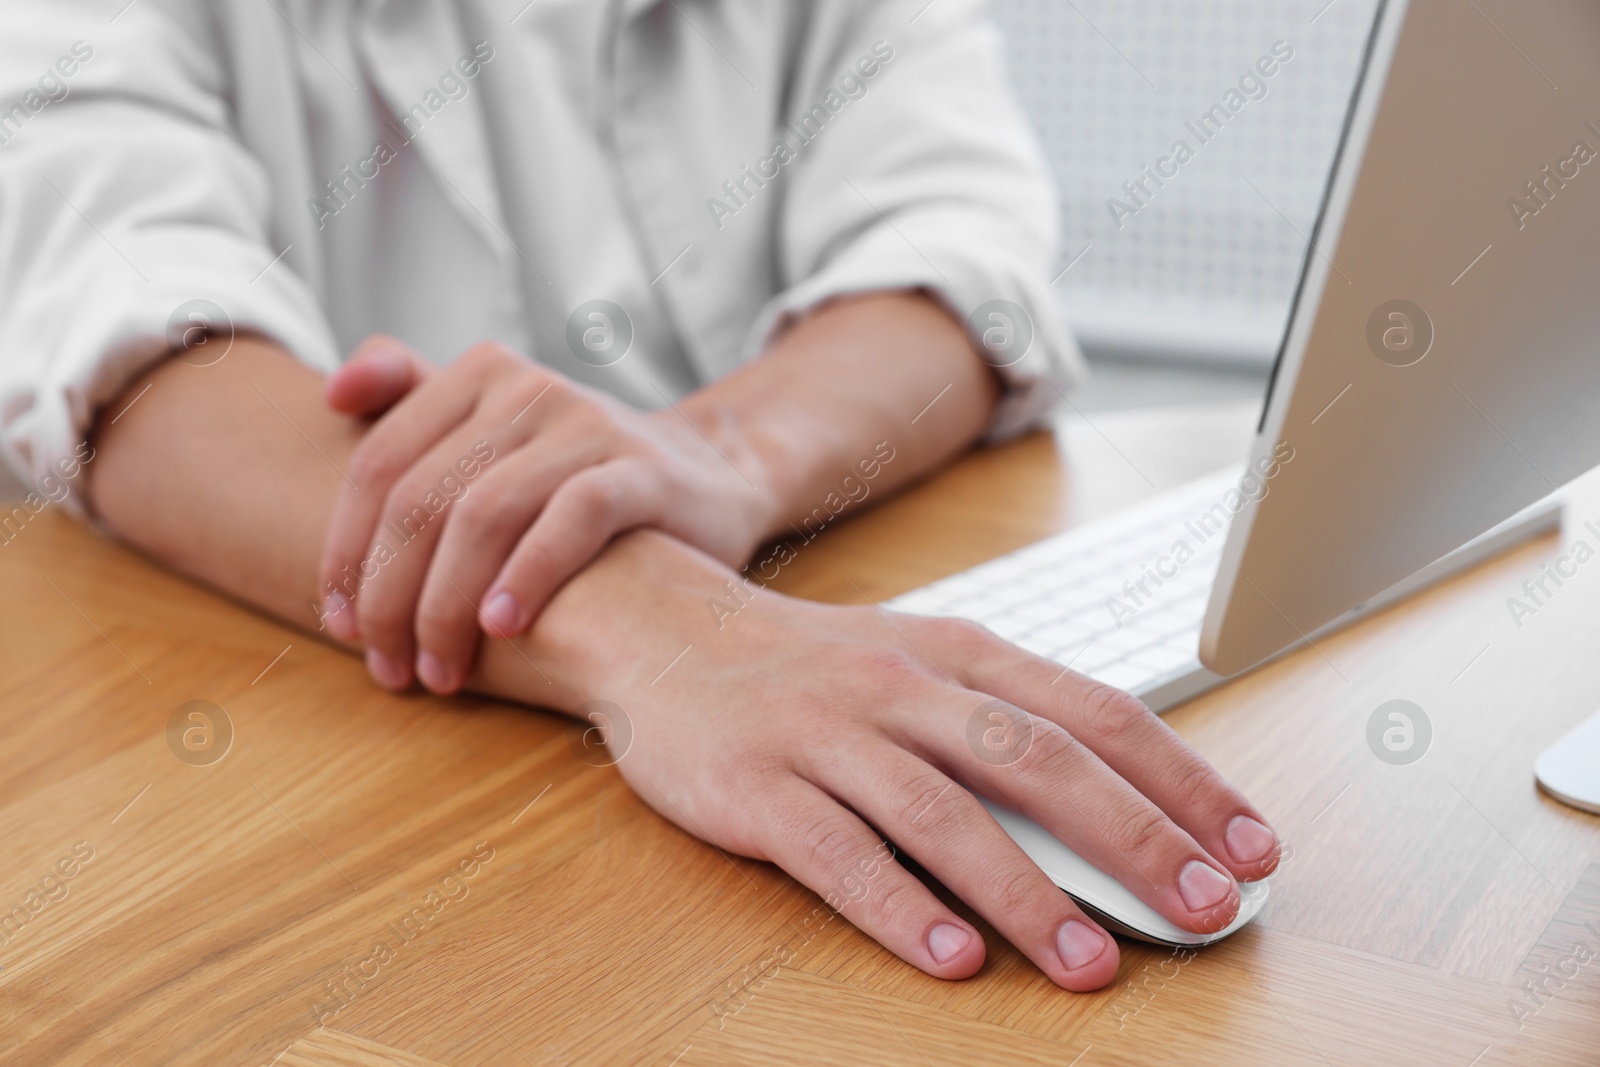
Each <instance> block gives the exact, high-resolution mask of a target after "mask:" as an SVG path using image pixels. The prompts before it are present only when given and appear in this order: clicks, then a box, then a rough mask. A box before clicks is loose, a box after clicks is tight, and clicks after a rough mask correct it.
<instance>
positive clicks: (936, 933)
mask: <svg viewBox="0 0 1600 1067" xmlns="http://www.w3.org/2000/svg"><path fill="white" fill-rule="evenodd" d="M971 941H972V934H971V932H970V931H967V930H964V929H962V928H961V927H959V926H956V925H955V924H954V923H940V924H939V925H938V926H935V927H934V928H933V929H932V930H929V931H928V953H929V955H931V956H932V957H933V962H935V963H949V962H950V961H951V960H953V959H955V958H956V957H957V956H958V955H960V954H961V950H962V949H964V948H966V947H967V945H968V944H969V943H970V942H971Z"/></svg>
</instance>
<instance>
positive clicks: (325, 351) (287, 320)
mask: <svg viewBox="0 0 1600 1067" xmlns="http://www.w3.org/2000/svg"><path fill="white" fill-rule="evenodd" d="M135 251H136V253H137V254H136V256H135V258H134V260H132V261H131V262H141V263H146V264H151V263H159V264H162V267H161V268H160V270H159V272H158V273H154V274H146V275H144V276H141V275H140V274H139V273H138V272H137V271H136V270H135V269H134V268H133V267H132V266H131V262H129V261H122V260H120V258H119V260H118V261H117V262H116V263H110V262H108V261H107V259H106V258H104V257H97V258H96V260H95V262H94V264H93V266H92V267H87V268H86V269H85V270H84V271H83V272H81V273H76V272H75V274H74V275H73V276H70V277H63V278H59V279H58V280H57V281H56V282H55V284H52V285H40V286H37V287H35V288H34V292H35V293H36V294H37V295H35V296H33V297H32V298H31V299H28V300H27V301H26V302H24V303H20V304H18V305H16V306H15V307H14V308H13V311H14V315H13V316H12V321H11V322H10V323H9V324H8V326H7V327H6V328H3V329H0V350H4V351H8V352H9V353H10V354H11V358H8V359H6V360H3V361H0V368H3V370H0V373H3V377H0V458H3V459H4V460H5V462H6V464H7V465H8V466H9V467H11V469H12V470H13V471H15V472H16V474H17V475H18V476H19V477H20V478H21V479H22V480H23V481H24V482H26V483H28V484H30V485H31V486H34V487H38V489H39V491H40V493H41V494H42V495H43V496H45V497H47V498H48V499H51V500H55V501H56V502H57V503H60V504H62V505H63V506H65V507H67V508H68V509H69V510H71V511H73V512H75V513H77V514H79V515H84V514H86V511H85V508H84V505H83V501H82V500H81V499H80V498H81V494H78V493H74V492H71V491H70V485H69V488H68V490H67V492H66V495H65V496H62V497H59V498H58V494H59V492H60V490H59V489H55V487H56V486H57V485H59V484H61V483H62V482H63V478H62V476H63V473H64V472H65V471H67V470H69V469H71V470H74V471H75V470H76V465H77V464H81V462H82V460H83V454H82V453H80V452H79V451H78V449H79V446H80V445H81V444H82V443H83V442H84V440H85V438H86V437H87V435H88V433H89V430H90V427H91V426H92V425H93V423H94V419H95V416H96V413H97V412H98V411H99V409H100V408H101V407H103V406H104V405H106V404H108V403H110V402H111V401H112V400H114V399H115V398H116V397H117V396H118V394H120V393H121V392H122V391H123V390H124V389H126V388H127V386H128V384H129V383H130V382H132V381H133V380H134V379H136V378H137V377H139V376H140V375H141V374H143V373H144V372H145V371H147V370H148V369H150V368H151V367H152V366H154V365H155V364H157V363H160V362H161V361H162V360H164V359H166V358H167V357H168V355H169V354H170V353H171V352H172V350H173V345H172V340H171V339H172V338H181V337H182V336H183V333H184V330H185V329H186V328H187V327H188V324H194V325H199V324H200V323H205V324H206V325H208V326H210V327H212V328H213V331H214V332H213V333H212V334H211V336H210V337H209V338H208V339H207V341H206V343H205V345H204V346H201V347H197V348H194V349H192V350H191V351H190V352H189V353H186V354H185V356H184V358H186V359H188V360H189V361H190V362H191V363H195V364H204V363H211V362H218V361H220V360H222V359H226V358H227V350H228V347H229V346H230V345H231V343H232V339H233V337H234V336H235V335H236V334H237V333H239V332H255V333H260V334H263V335H265V336H267V337H270V338H272V339H273V340H274V341H276V342H277V343H279V344H281V345H282V346H283V347H284V348H286V349H287V350H288V351H289V352H290V353H292V354H293V355H294V356H295V357H296V358H298V359H299V360H300V361H301V362H303V363H305V364H307V365H309V366H311V367H314V368H316V369H318V370H321V371H324V372H329V371H332V370H334V369H336V368H337V367H338V365H339V355H338V346H337V344H336V343H335V341H334V339H333V335H332V332H331V330H330V329H329V328H328V325H327V322H326V320H325V318H324V317H323V315H322V312H321V310H320V309H319V307H318V305H317V301H316V299H315V297H314V296H313V295H312V293H311V291H310V290H309V289H308V288H307V287H306V286H305V285H304V284H303V283H302V282H301V280H300V279H299V277H298V276H296V275H295V274H294V273H293V272H292V271H291V270H290V269H289V268H288V266H286V265H285V264H284V263H281V262H279V263H274V264H272V265H271V266H268V267H267V268H266V269H265V270H264V271H263V269H262V267H263V264H265V263H266V262H267V260H268V257H269V256H270V253H266V252H264V251H263V249H262V246H260V245H259V244H257V243H255V242H253V241H251V240H248V239H247V238H245V237H243V236H236V235H233V234H230V233H218V232H217V231H215V230H204V231H202V230H198V229H197V230H193V231H177V232H171V231H169V232H164V233H160V234H158V235H153V236H150V237H146V238H145V239H144V240H142V241H139V242H138V243H137V247H136V249H135ZM147 270H148V268H147ZM196 315H198V316H199V318H194V317H193V316H196ZM24 339H26V340H24ZM211 346H216V347H215V348H213V347H211ZM136 402H137V398H135V400H134V401H132V402H130V405H129V406H131V404H132V403H136ZM46 489H55V491H54V492H46Z"/></svg>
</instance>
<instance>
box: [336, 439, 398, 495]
mask: <svg viewBox="0 0 1600 1067" xmlns="http://www.w3.org/2000/svg"><path fill="white" fill-rule="evenodd" d="M346 469H347V470H348V472H349V475H350V480H351V481H352V482H354V483H355V484H356V486H357V487H358V488H360V489H362V490H366V489H368V488H370V487H373V486H386V485H388V484H389V483H390V482H392V481H394V480H395V479H396V478H398V477H399V476H400V475H401V474H402V473H404V470H405V468H404V467H403V466H402V464H401V460H400V457H399V456H398V455H396V454H395V452H394V451H393V450H392V449H390V448H388V447H387V446H386V445H385V444H384V443H383V442H382V441H376V440H372V439H371V438H369V439H368V440H366V441H364V442H362V443H361V444H360V445H358V446H357V447H356V450H355V451H354V452H352V453H351V454H350V462H349V464H348V465H347V467H346Z"/></svg>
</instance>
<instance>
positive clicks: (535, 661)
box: [470, 528, 739, 713]
mask: <svg viewBox="0 0 1600 1067" xmlns="http://www.w3.org/2000/svg"><path fill="white" fill-rule="evenodd" d="M738 581H739V577H738V575H737V574H735V573H734V572H733V571H732V570H731V569H729V568H728V567H726V566H724V565H723V564H721V563H719V562H717V561H716V560H715V559H712V558H711V557H710V556H708V555H706V554H705V553H703V552H701V551H699V550H698V549H695V548H692V547H690V546H689V545H686V544H684V543H683V542H681V541H679V540H677V539H676V538H674V537H671V536H669V535H667V534H664V533H662V532H660V531H659V530H654V529H650V528H641V529H638V530H634V531H632V532H630V533H627V534H624V535H623V536H621V537H619V538H617V539H616V540H615V541H613V542H612V544H611V546H610V547H609V548H607V549H606V551H605V552H604V553H603V554H602V555H601V556H600V557H599V558H598V559H596V560H595V561H594V562H593V563H592V564H590V565H589V567H588V568H586V569H585V570H583V571H582V572H580V573H579V574H577V575H576V576H575V577H573V578H572V580H570V581H569V582H567V584H566V585H565V586H563V587H562V588H561V590H560V591H559V592H558V593H556V595H555V596H554V597H553V598H552V599H551V601H550V602H549V604H548V605H547V606H546V607H545V609H544V611H543V612H542V613H541V614H540V615H539V617H538V619H536V620H535V622H534V624H533V628H532V629H531V630H530V631H529V632H528V633H527V634H525V635H523V636H521V637H517V638H514V639H511V640H492V641H488V642H486V643H485V645H484V648H483V655H481V656H480V657H479V661H478V668H477V672H476V677H475V678H474V679H473V681H472V682H471V683H470V684H471V685H472V687H473V688H475V689H477V690H479V691H480V692H489V693H492V694H494V695H496V696H502V697H507V698H510V699H514V700H519V701H522V702H525V703H531V704H537V705H540V706H543V707H548V708H553V709H555V710H557V711H563V712H568V713H571V712H573V711H575V710H576V709H577V708H578V706H579V705H581V704H582V703H584V702H585V701H587V700H593V699H596V698H606V697H608V696H611V697H615V696H617V695H621V694H625V693H634V692H639V691H640V690H642V689H644V688H647V687H648V686H649V685H650V683H651V682H652V681H654V680H655V679H656V678H657V677H658V676H659V675H660V674H661V672H662V671H663V670H664V669H666V668H668V667H669V665H671V664H673V661H674V657H675V656H678V655H679V654H680V653H681V652H682V651H683V650H684V649H685V648H686V647H688V646H690V645H693V644H695V643H697V642H699V643H702V644H703V643H705V642H706V640H707V639H708V637H709V634H710V632H711V631H714V630H715V629H716V622H717V619H716V615H715V613H714V612H713V611H712V609H711V608H710V607H708V603H709V602H710V601H711V600H713V599H717V600H721V601H727V600H728V599H729V596H730V592H729V589H728V586H729V584H730V583H738Z"/></svg>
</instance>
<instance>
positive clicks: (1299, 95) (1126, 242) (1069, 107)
mask: <svg viewBox="0 0 1600 1067" xmlns="http://www.w3.org/2000/svg"><path fill="white" fill-rule="evenodd" d="M1376 6H1377V0H1334V2H1333V3H1332V4H1331V5H1329V4H1328V3H1327V0H1293V2H1286V0H995V3H994V15H995V19H996V21H997V22H998V23H999V24H1000V26H1001V28H1002V30H1003V31H1004V32H1005V36H1006V42H1007V52H1008V57H1009V61H1010V66H1011V75H1012V81H1013V84H1014V85H1015V86H1016V89H1017V92H1018V95H1019V96H1020V97H1021V99H1022V102H1023V106H1024V107H1025V108H1026V109H1027V111H1028V112H1029V115H1030V117H1031V118H1032V119H1033V122H1034V125H1035V128H1036V130H1037V131H1038V133H1039V136H1040V138H1041V139H1042V141H1043V142H1044V145H1045V150H1046V153H1047V154H1048V156H1049V159H1050V162H1051V165H1052V167H1053V168H1054V171H1055V175H1056V180H1057V183H1058V187H1059V189H1060V193H1061V206H1062V216H1063V217H1062V224H1063V230H1062V249H1063V256H1062V259H1061V262H1060V263H1059V264H1057V266H1056V270H1057V271H1059V270H1061V269H1062V268H1064V267H1066V266H1067V264H1068V263H1070V262H1071V261H1072V259H1073V258H1074V257H1076V256H1078V255H1079V254H1080V253H1082V258H1081V259H1079V260H1078V261H1077V262H1076V263H1075V264H1074V265H1073V266H1072V267H1071V269H1070V270H1069V271H1067V273H1066V274H1064V275H1062V276H1061V277H1060V279H1059V280H1058V281H1057V282H1056V290H1057V292H1058V293H1059V294H1060V296H1061V298H1062V300H1063V303H1064V306H1065V307H1066V309H1067V313H1068V317H1069V320H1070V321H1071V323H1072V325H1073V328H1074V329H1075V331H1076V332H1077V333H1078V334H1079V336H1080V338H1081V339H1082V340H1083V341H1084V344H1085V346H1086V347H1087V348H1089V349H1090V350H1091V352H1094V351H1101V352H1104V353H1105V354H1111V355H1118V354H1122V355H1138V356H1144V357H1151V356H1157V357H1159V356H1170V357H1172V358H1189V359H1210V360H1222V361H1229V362H1245V363H1265V362H1267V361H1269V360H1270V359H1271V358H1272V356H1273V355H1275V354H1276V351H1277V347H1278V342H1279V338H1280V334H1281V332H1282V325H1283V322H1284V318H1285V316H1286V314H1287V311H1288V303H1289V300H1290V298H1291V296H1292V294H1293V291H1294V285H1295V281H1296V279H1297V277H1298V274H1299V270H1300V265H1301V261H1302V258H1303V256H1304V254H1305V250H1306V240H1307V239H1309V237H1310V236H1311V229H1312V225H1313V223H1314V221H1315V217H1316V211H1317V208H1318V206H1319V204H1320V202H1321V199H1322V195H1323V189H1324V186H1325V184H1326V180H1327V177H1328V170H1329V167H1330V165H1331V162H1332V158H1333V152H1334V149H1335V147H1336V142H1337V139H1338V134H1339V129H1340V127H1341V125H1342V124H1343V121H1344V115H1345V110H1346V106H1347V104H1348V102H1349V98H1350V94H1351V91H1352V89H1353V87H1354V80H1355V76H1356V72H1357V70H1358V67H1359V64H1360V59H1361V54H1362V51H1363V49H1364V47H1365V44H1366V39H1367V35H1368V33H1369V31H1370V29H1371V26H1372V20H1373V17H1374V15H1375V12H1376ZM1277 42H1283V44H1282V45H1279V52H1280V54H1282V53H1283V52H1284V51H1285V46H1287V48H1292V49H1293V57H1292V58H1291V59H1289V60H1288V61H1287V62H1281V61H1279V62H1278V63H1277V69H1276V70H1275V73H1274V74H1273V75H1272V76H1271V77H1261V76H1260V72H1259V71H1258V70H1257V69H1256V64H1257V62H1258V61H1259V60H1261V59H1262V58H1263V57H1268V58H1269V59H1271V58H1274V57H1273V48H1274V45H1275V44H1276V43H1277ZM1267 66H1268V67H1269V68H1270V67H1272V66H1273V63H1271V62H1269V63H1268V64H1267ZM1246 75H1252V76H1254V77H1255V78H1256V79H1257V80H1256V81H1254V82H1251V81H1246V83H1245V85H1244V87H1243V89H1242V90H1241V87H1240V81H1241V78H1244V77H1245V76H1246ZM1229 90H1239V91H1238V92H1237V94H1236V95H1235V96H1233V97H1232V98H1229V96H1228V93H1229ZM1230 104H1232V105H1233V107H1229V105H1230ZM1213 105H1221V106H1222V107H1223V108H1224V111H1225V112H1226V118H1225V119H1220V120H1213V123H1212V125H1209V126H1206V127H1202V128H1199V130H1198V132H1197V130H1196V128H1195V127H1196V126H1197V125H1198V120H1199V119H1200V116H1201V115H1203V114H1204V113H1206V112H1207V111H1208V110H1210V109H1211V108H1212V106H1213ZM1186 124H1195V125H1186ZM1219 126H1220V129H1217V128H1216V127H1219ZM1202 135H1203V136H1204V140H1203V139H1202ZM1179 141H1184V142H1186V143H1187V144H1188V146H1189V148H1190V149H1191V150H1192V151H1193V158H1192V159H1190V160H1189V161H1188V162H1186V163H1183V164H1182V165H1181V166H1180V165H1178V164H1177V161H1176V160H1173V162H1170V163H1167V164H1165V165H1164V166H1165V169H1166V170H1167V171H1169V172H1171V171H1172V170H1174V169H1176V171H1177V173H1176V174H1175V175H1174V176H1172V177H1170V178H1163V179H1162V181H1163V182H1164V184H1162V185H1161V186H1159V187H1158V186H1157V185H1156V184H1155V182H1154V181H1153V180H1151V179H1148V178H1145V179H1144V190H1143V191H1140V192H1138V196H1137V198H1135V197H1133V196H1130V195H1128V193H1127V192H1125V190H1124V187H1123V183H1124V182H1128V181H1137V180H1139V179H1141V178H1144V174H1145V171H1144V168H1145V167H1146V166H1148V167H1151V168H1154V167H1156V165H1157V163H1158V161H1159V160H1160V159H1161V158H1162V157H1167V156H1169V155H1170V154H1171V153H1172V151H1173V149H1174V146H1175V145H1176V143H1177V142H1179ZM1113 197H1115V198H1117V199H1118V200H1120V201H1122V203H1123V204H1124V205H1125V210H1119V212H1118V214H1119V215H1120V216H1121V217H1120V219H1117V218H1114V217H1113V213H1112V211H1111V209H1110V206H1109V205H1108V201H1109V200H1110V199H1111V198H1113ZM1130 211H1131V213H1130ZM1119 222H1120V225H1119ZM1085 248H1087V249H1088V251H1087V252H1084V251H1083V250H1084V249H1085Z"/></svg>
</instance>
